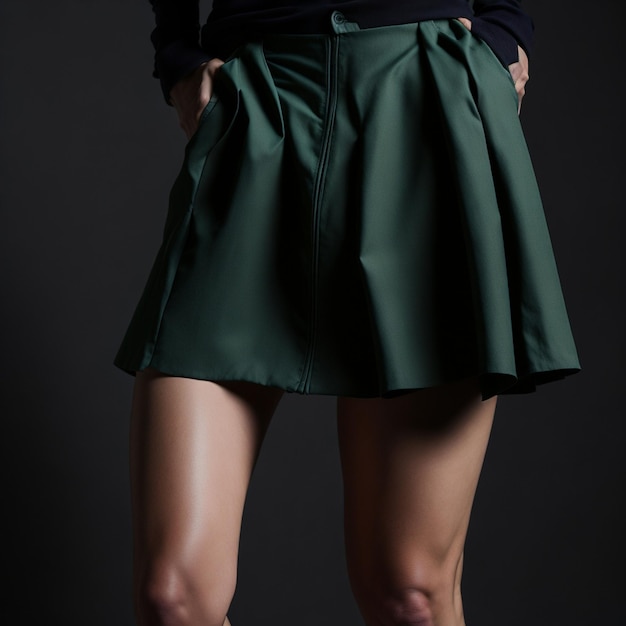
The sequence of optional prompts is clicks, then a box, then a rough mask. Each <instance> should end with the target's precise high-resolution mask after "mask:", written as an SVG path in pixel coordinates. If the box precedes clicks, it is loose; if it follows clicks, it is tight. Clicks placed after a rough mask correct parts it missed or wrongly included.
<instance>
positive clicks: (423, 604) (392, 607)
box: [376, 587, 435, 626]
mask: <svg viewBox="0 0 626 626" xmlns="http://www.w3.org/2000/svg"><path fill="white" fill-rule="evenodd" d="M377 605H378V606H377V607H376V613H377V615H376V617H377V619H378V620H379V623H381V624H384V625H385V626H433V625H434V623H435V622H434V612H433V607H432V601H431V596H430V594H429V593H428V592H427V591H424V590H421V589H415V588H410V587H409V588H404V589H396V590H394V591H387V592H385V593H383V594H379V595H378V602H377Z"/></svg>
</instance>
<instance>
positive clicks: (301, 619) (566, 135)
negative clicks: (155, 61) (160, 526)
mask: <svg viewBox="0 0 626 626" xmlns="http://www.w3.org/2000/svg"><path fill="white" fill-rule="evenodd" d="M525 6H526V8H527V9H528V11H529V12H530V13H531V14H532V15H533V17H534V18H535V22H536V25H537V30H536V47H535V51H534V55H533V58H532V64H531V74H532V80H531V82H530V83H529V85H528V96H527V98H526V100H525V103H524V110H523V115H522V118H523V123H524V126H525V129H526V132H527V137H528V142H529V144H530V148H531V153H532V155H533V159H534V163H535V166H536V170H537V175H538V177H539V181H540V185H541V187H542V190H543V196H544V200H545V205H546V212H547V217H548V221H549V224H550V227H551V232H552V235H553V243H554V248H555V251H556V255H557V259H558V263H559V268H560V273H561V277H562V282H563V288H564V291H565V296H566V300H567V303H568V307H569V312H570V316H571V322H572V326H573V330H574V334H575V336H576V339H577V343H578V347H579V351H580V357H581V360H582V363H583V367H584V372H583V373H581V374H578V375H577V376H575V377H572V378H570V379H567V380H565V381H563V382H559V383H555V384H553V385H549V386H547V387H544V388H541V389H540V390H539V392H538V393H537V394H534V395H529V396H518V397H507V398H502V399H501V401H500V407H499V412H498V414H497V418H496V424H495V428H494V431H493V436H492V440H491V444H490V448H489V451H488V456H487V459H486V463H485V468H484V472H483V477H482V482H481V484H480V487H479V491H478V495H477V499H476V504H475V509H474V517H473V520H472V524H471V528H470V536H469V539H468V545H467V554H466V557H467V558H466V573H465V583H464V585H465V603H466V612H467V619H468V624H469V625H470V626H503V625H504V626H517V625H520V626H521V625H527V624H538V625H554V624H557V625H560V624H567V625H568V626H582V625H590V626H597V625H600V624H602V625H603V626H611V625H618V624H624V623H626V601H625V594H624V588H625V587H624V585H625V582H626V581H625V580H624V578H625V577H624V565H623V561H624V556H625V551H624V528H625V521H626V520H625V519H624V517H625V516H624V504H625V498H624V486H625V485H624V483H625V481H624V474H625V461H624V444H625V438H624V421H625V420H624V406H623V382H624V374H625V366H624V362H625V358H624V357H625V349H624V348H625V345H624V344H625V341H624V308H623V300H624V289H623V287H624V280H623V272H624V267H625V265H624V262H625V259H624V253H623V250H624V246H625V244H624V241H623V236H624V232H625V225H626V224H625V219H624V213H625V211H624V194H623V184H624V178H625V176H626V174H625V170H624V165H625V159H624V153H623V146H624V139H625V133H624V112H623V109H624V106H625V103H626V93H625V84H624V71H623V56H624V48H625V46H624V26H623V21H624V17H623V7H622V3H618V2H617V0H616V1H613V2H611V1H609V0H595V1H594V2H593V3H589V2H583V1H582V0H574V1H570V2H554V1H553V2H547V1H545V0H533V1H531V0H527V2H526V3H525ZM591 11H593V14H590V12H591ZM151 29H152V14H151V11H150V7H149V4H148V2H147V0H140V1H136V2H129V1H128V0H109V1H107V2H102V0H100V1H98V2H97V1H96V0H82V1H78V0H75V1H70V0H55V1H54V2H50V1H49V0H34V1H32V0H31V1H30V2H25V1H24V0H2V1H1V2H0V89H1V92H0V206H1V217H2V221H1V227H0V267H1V269H2V272H1V275H0V280H1V283H0V286H1V302H2V304H1V307H0V355H1V358H0V381H1V383H2V393H1V395H0V415H1V416H2V423H3V425H4V430H5V433H4V435H3V437H2V443H3V446H2V447H3V460H4V461H5V469H4V478H5V487H4V489H3V510H4V517H5V522H8V528H6V529H5V532H4V534H3V539H4V543H5V546H4V552H5V554H6V559H7V560H6V564H5V566H4V571H5V573H6V574H7V575H8V582H9V585H10V595H9V604H8V606H13V607H14V608H15V607H17V608H18V611H19V612H18V613H17V618H15V614H14V618H13V620H12V624H15V625H16V626H17V625H20V624H44V623H51V624H63V625H64V626H78V625H80V626H83V625H85V624H89V625H90V626H111V625H113V624H115V625H117V626H127V625H131V624H133V619H132V612H131V605H130V572H131V562H130V549H131V546H130V511H129V495H128V494H129V489H128V476H127V428H128V413H129V402H130V395H131V387H132V385H131V383H132V379H131V378H130V377H129V376H127V375H126V374H123V373H121V372H120V371H118V370H117V369H115V368H114V367H113V365H112V363H111V361H112V359H113V356H114V353H115V351H116V350H117V346H118V344H119V342H120V340H121V336H122V334H123V331H124V330H125V328H126V324H127V323H128V321H129V317H130V315H131V313H132V310H133V308H134V305H135V303H136V300H137V298H138V296H139V292H140V290H141V288H142V287H143V284H144V281H145V279H146V276H147V272H148V270H149V266H150V264H151V262H152V258H153V255H154V253H155V251H156V248H157V246H158V243H159V239H160V235H161V229H162V224H163V219H164V216H165V208H166V197H167V193H168V191H169V186H170V185H171V183H172V181H173V179H174V176H175V175H176V173H177V171H178V168H179V166H180V162H181V159H182V150H183V146H184V136H183V134H182V131H180V130H179V129H178V126H177V122H176V119H175V117H174V112H173V110H172V109H170V108H169V107H167V106H166V105H165V104H164V102H163V101H162V100H161V94H160V91H159V87H158V83H157V81H155V80H154V79H153V78H152V77H151V75H150V73H151V67H152V48H151V45H150V41H149V33H150V30H151ZM334 429H335V422H334V399H333V398H331V397H327V396H310V397H304V396H296V395H287V394H286V395H285V396H284V398H283V400H282V402H281V405H280V407H279V409H278V411H277V413H276V415H275V418H274V421H273V423H272V426H271V428H270V431H269V434H268V437H267V439H266V443H265V445H264V448H263V451H262V454H261V457H260V460H259V464H258V466H257V469H256V472H255V474H254V477H253V481H252V485H251V488H250V492H249V498H248V502H247V507H246V511H245V517H244V528H243V534H242V544H241V553H240V573H239V586H238V590H237V594H236V597H235V600H234V603H233V606H232V610H231V612H230V616H231V619H232V622H233V624H234V626H264V625H268V626H269V625H270V624H272V625H274V624H278V625H280V624H285V625H287V624H289V625H292V624H298V625H311V626H312V625H319V624H337V625H339V624H341V625H342V626H351V625H355V626H356V625H359V624H361V623H362V622H361V620H360V618H359V616H358V612H357V610H356V606H355V604H354V602H353V600H352V598H351V595H350V592H349V587H348V583H347V578H346V573H345V564H344V557H343V543H342V536H341V528H342V527H341V523H342V522H341V515H342V507H341V479H340V472H339V463H338V454H337V446H336V441H335V430H334Z"/></svg>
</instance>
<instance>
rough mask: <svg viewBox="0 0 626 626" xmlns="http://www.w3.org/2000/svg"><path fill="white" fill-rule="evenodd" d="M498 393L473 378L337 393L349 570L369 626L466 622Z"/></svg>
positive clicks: (459, 624) (439, 625)
mask: <svg viewBox="0 0 626 626" xmlns="http://www.w3.org/2000/svg"><path fill="white" fill-rule="evenodd" d="M495 406H496V399H495V398H492V399H490V400H488V401H485V402H482V401H481V398H480V394H479V391H478V385H477V382H476V381H474V380H466V381H461V382H459V383H455V384H451V385H447V386H445V387H437V388H431V389H424V390H419V391H415V392H411V393H410V394H407V395H404V396H399V397H396V398H391V399H382V398H346V397H339V398H338V399H337V420H338V422H337V423H338V434H339V446H340V453H341V462H342V470H343V477H344V501H345V520H344V521H345V538H346V555H347V560H348V571H349V575H350V581H351V584H352V588H353V591H354V594H355V598H356V600H357V603H358V604H359V607H360V609H361V612H362V614H363V617H364V619H365V622H366V624H367V625H368V626H393V625H396V624H398V625H403V626H463V625H464V624H465V622H464V618H463V607H462V602H461V590H460V584H461V570H462V561H463V547H464V543H465V536H466V533H467V527H468V523H469V518H470V512H471V508H472V503H473V499H474V494H475V491H476V486H477V483H478V477H479V474H480V470H481V467H482V463H483V459H484V454H485V450H486V447H487V442H488V440H489V434H490V432H491V425H492V422H493V415H494V411H495Z"/></svg>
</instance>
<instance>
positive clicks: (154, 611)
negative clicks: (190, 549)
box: [136, 564, 235, 626]
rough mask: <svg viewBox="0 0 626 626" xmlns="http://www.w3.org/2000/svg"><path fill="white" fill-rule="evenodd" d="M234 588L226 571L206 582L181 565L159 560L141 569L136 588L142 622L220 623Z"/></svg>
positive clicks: (147, 625) (172, 625)
mask: <svg viewBox="0 0 626 626" xmlns="http://www.w3.org/2000/svg"><path fill="white" fill-rule="evenodd" d="M234 588H235V581H234V580H233V579H232V577H230V576H228V575H225V576H220V577H218V578H217V579H216V580H215V581H213V582H211V583H207V582H206V581H203V580H201V578H200V577H199V576H196V575H194V574H192V573H191V571H190V570H189V569H187V568H185V567H181V566H180V565H173V564H165V565H163V564H161V565H159V566H155V567H150V568H148V570H147V571H146V572H145V573H144V576H143V578H142V581H141V582H140V583H139V585H138V589H137V595H136V597H137V611H138V614H139V623H140V624H141V626H188V625H191V624H199V623H201V624H206V625H207V626H223V624H224V621H225V620H226V614H227V611H228V608H229V606H230V603H231V600H232V597H233V594H234Z"/></svg>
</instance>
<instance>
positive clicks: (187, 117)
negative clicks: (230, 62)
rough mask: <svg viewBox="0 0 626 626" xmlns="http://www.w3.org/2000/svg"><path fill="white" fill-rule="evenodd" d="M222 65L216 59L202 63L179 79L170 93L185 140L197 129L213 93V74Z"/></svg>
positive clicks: (222, 63) (219, 60) (222, 62)
mask: <svg viewBox="0 0 626 626" xmlns="http://www.w3.org/2000/svg"><path fill="white" fill-rule="evenodd" d="M222 65H224V61H222V60H221V59H218V58H217V57H216V58H214V59H211V60H210V61H207V62H206V63H203V64H202V65H200V66H199V67H198V68H196V69H195V70H194V71H193V72H192V73H191V74H188V75H187V76H185V77H183V78H181V79H180V80H179V81H178V82H177V83H176V84H175V85H174V86H173V87H172V90H171V91H170V100H171V101H172V104H173V105H174V108H175V109H176V112H177V113H178V120H179V123H180V127H181V128H182V129H183V130H184V131H185V135H187V139H188V140H189V139H191V137H192V135H193V134H194V133H195V132H196V130H197V129H198V121H199V120H200V116H201V115H202V111H203V110H204V107H206V105H207V103H208V102H209V100H210V99H211V94H212V93H213V79H214V77H215V72H216V71H217V70H218V69H219V68H220V67H221V66H222Z"/></svg>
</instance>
